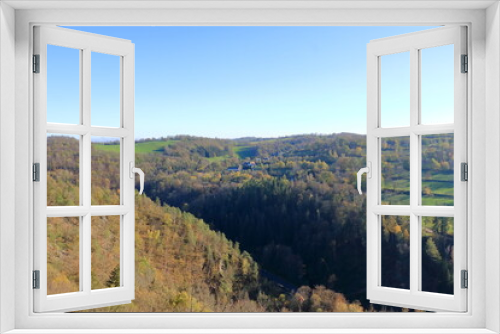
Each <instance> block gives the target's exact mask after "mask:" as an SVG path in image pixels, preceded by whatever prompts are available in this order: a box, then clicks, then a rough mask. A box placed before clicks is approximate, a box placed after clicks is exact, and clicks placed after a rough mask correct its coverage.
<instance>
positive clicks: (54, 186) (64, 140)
mask: <svg viewBox="0 0 500 334" xmlns="http://www.w3.org/2000/svg"><path fill="white" fill-rule="evenodd" d="M74 205H80V136H77V135H61V134H53V133H49V134H47V206H74Z"/></svg>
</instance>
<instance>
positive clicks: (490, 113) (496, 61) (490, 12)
mask: <svg viewBox="0 0 500 334" xmlns="http://www.w3.org/2000/svg"><path fill="white" fill-rule="evenodd" d="M499 9H500V7H499V4H498V3H496V4H494V5H492V6H490V7H489V8H488V9H487V11H486V68H487V69H488V71H487V72H486V120H487V122H486V138H488V142H487V143H486V145H485V146H486V147H485V150H486V171H485V172H486V175H487V177H488V182H487V183H486V194H487V195H486V217H488V219H489V220H490V224H487V226H488V229H487V231H486V254H497V257H496V261H495V263H494V265H488V266H486V305H488V307H487V308H486V328H488V329H491V330H493V331H495V332H496V333H498V332H500V323H499V317H498V314H500V305H499V303H498V301H499V300H500V280H499V278H500V256H498V255H499V254H500V247H499V244H498V237H499V234H500V227H499V225H500V205H499V204H500V173H499V172H498V168H499V166H500V165H499V164H500V149H499V148H500V130H499V129H500V115H499V113H500V110H499V109H500V58H499V57H500V17H499V16H500V12H499Z"/></svg>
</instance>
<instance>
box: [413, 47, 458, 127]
mask: <svg viewBox="0 0 500 334" xmlns="http://www.w3.org/2000/svg"><path fill="white" fill-rule="evenodd" d="M453 53H454V50H453V44H452V45H445V46H439V47H436V48H429V49H422V50H421V51H420V57H421V58H420V61H421V79H420V85H421V86H420V87H421V99H422V100H421V113H422V114H421V122H422V124H440V123H453V120H454V110H453V109H454V100H453V99H454V80H455V79H454V75H453V67H454V61H453Z"/></svg>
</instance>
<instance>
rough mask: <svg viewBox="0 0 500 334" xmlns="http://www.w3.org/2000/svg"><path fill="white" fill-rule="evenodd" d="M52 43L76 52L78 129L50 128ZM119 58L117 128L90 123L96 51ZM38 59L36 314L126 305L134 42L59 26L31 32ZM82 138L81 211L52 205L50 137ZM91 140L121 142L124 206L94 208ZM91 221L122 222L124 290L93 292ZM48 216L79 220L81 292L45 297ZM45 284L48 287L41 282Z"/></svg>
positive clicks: (130, 286) (131, 282)
mask: <svg viewBox="0 0 500 334" xmlns="http://www.w3.org/2000/svg"><path fill="white" fill-rule="evenodd" d="M47 45H57V46H59V47H65V48H73V50H78V53H79V58H80V94H81V96H80V117H79V123H78V124H60V123H49V122H47V89H48V87H47V74H48V73H47ZM93 52H99V53H102V54H108V55H114V56H115V57H117V59H119V64H120V65H119V66H120V67H119V71H120V73H119V85H120V87H119V91H120V101H119V113H120V115H119V119H120V124H119V126H118V127H104V126H95V125H92V121H91V117H92V112H91V103H90V102H91V76H92V64H91V63H92V53H93ZM34 53H35V54H38V55H39V57H40V58H39V59H40V63H39V73H37V74H36V75H34V76H33V83H34V100H33V103H34V111H35V112H34V117H33V123H34V126H33V130H34V147H33V152H34V162H36V163H39V166H40V167H39V174H40V175H39V180H40V181H39V182H36V183H35V184H33V201H34V212H33V217H34V218H33V222H34V224H33V231H34V247H33V249H34V252H33V253H34V257H33V264H34V267H33V268H34V269H35V270H39V275H40V284H39V289H34V298H35V300H34V310H35V312H54V311H75V310H83V309H89V308H95V307H102V306H111V305H119V304H128V303H130V302H131V300H132V299H134V296H135V254H134V250H135V246H134V245H135V243H134V238H135V205H134V204H135V194H134V185H135V182H134V180H133V179H132V178H131V177H130V173H132V174H133V172H132V170H131V169H132V168H133V167H134V162H135V140H134V66H135V62H134V44H133V43H131V42H130V41H129V40H124V39H120V38H112V37H108V36H101V35H97V34H91V33H87V32H81V31H76V30H71V29H65V28H60V27H55V28H54V27H46V26H36V27H34ZM48 133H52V134H56V135H61V134H65V135H76V136H79V138H80V139H79V174H80V182H79V184H80V186H79V195H80V203H79V205H76V206H49V207H48V206H47V139H46V138H47V134H48ZM92 136H98V137H109V138H119V141H120V159H119V161H120V168H119V169H120V190H121V191H120V203H119V204H118V205H92V204H91V189H90V188H91V184H92V182H91V174H92V166H91V165H92V164H91V158H92V153H91V140H92ZM93 216H119V217H120V233H119V242H120V256H119V258H120V286H118V287H113V288H107V289H97V290H92V286H91V285H92V284H91V273H92V264H91V257H92V250H91V240H92V236H91V230H92V228H91V221H92V217H93ZM48 217H76V218H78V220H79V244H80V247H79V254H78V258H79V262H80V267H79V277H80V279H79V285H80V287H79V291H77V292H71V293H60V294H52V295H48V294H47V286H48V285H47V284H46V283H47V224H46V223H45V222H46V221H47V218H48ZM41 282H43V283H41Z"/></svg>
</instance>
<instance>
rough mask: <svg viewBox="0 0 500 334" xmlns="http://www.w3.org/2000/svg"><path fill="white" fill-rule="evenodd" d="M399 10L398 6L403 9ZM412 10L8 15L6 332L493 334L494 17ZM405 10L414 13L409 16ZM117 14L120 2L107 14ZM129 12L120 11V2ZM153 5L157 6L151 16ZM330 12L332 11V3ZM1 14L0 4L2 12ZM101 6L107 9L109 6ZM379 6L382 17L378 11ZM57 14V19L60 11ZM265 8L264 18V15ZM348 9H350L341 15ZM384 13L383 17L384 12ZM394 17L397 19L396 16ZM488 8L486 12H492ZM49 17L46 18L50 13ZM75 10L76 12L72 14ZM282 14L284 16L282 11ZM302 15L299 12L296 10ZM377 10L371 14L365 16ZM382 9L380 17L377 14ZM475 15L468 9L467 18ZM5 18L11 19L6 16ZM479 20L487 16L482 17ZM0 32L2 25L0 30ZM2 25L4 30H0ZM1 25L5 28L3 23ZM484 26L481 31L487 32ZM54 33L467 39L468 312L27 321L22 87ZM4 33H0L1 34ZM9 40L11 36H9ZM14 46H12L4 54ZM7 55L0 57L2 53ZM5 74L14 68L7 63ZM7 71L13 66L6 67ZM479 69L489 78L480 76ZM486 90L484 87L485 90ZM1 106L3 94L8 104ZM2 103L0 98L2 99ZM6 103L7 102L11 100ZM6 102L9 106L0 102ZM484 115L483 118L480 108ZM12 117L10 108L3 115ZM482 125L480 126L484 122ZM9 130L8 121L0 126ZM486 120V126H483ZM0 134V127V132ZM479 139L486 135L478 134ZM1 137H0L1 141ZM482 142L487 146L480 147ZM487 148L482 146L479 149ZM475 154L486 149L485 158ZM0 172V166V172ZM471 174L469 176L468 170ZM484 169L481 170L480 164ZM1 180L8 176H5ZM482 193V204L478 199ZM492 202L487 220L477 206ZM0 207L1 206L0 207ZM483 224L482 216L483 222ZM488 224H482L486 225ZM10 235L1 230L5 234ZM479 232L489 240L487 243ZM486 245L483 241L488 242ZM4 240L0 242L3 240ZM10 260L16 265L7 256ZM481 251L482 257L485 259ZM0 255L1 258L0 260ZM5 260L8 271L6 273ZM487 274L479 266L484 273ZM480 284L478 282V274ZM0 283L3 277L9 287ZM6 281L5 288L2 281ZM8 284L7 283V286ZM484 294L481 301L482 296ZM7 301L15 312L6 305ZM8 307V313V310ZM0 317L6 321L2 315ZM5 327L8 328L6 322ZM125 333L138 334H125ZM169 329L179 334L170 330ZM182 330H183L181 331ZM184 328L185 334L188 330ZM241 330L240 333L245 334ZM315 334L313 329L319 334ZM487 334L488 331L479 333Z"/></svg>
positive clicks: (26, 111) (28, 128) (94, 8)
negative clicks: (114, 30) (369, 30)
mask: <svg viewBox="0 0 500 334" xmlns="http://www.w3.org/2000/svg"><path fill="white" fill-rule="evenodd" d="M405 2H406V1H405ZM409 2H411V3H410V4H406V6H405V4H404V3H403V2H398V4H392V3H391V4H389V5H388V3H387V2H383V3H384V4H383V5H380V4H381V3H382V2H377V1H373V2H370V4H366V3H364V4H363V3H358V2H351V4H349V5H345V6H344V7H343V8H321V9H317V7H314V6H313V2H311V3H308V4H305V5H304V7H303V8H300V9H298V8H295V9H294V8H292V6H291V5H290V4H285V2H281V3H280V4H282V6H280V7H279V8H281V9H277V8H276V7H273V6H274V5H276V2H273V5H271V3H267V2H266V3H264V2H260V1H259V2H258V3H257V2H256V3H254V4H253V6H252V5H250V6H246V7H245V8H244V9H241V8H240V9H238V8H239V7H238V8H233V9H228V8H221V7H220V6H221V4H220V2H218V3H217V4H215V2H210V3H214V4H215V5H214V6H213V7H214V8H212V9H203V8H204V7H203V6H202V5H201V4H198V5H196V4H194V5H193V8H192V9H188V8H183V9H175V8H170V9H159V8H157V7H155V8H154V9H147V8H148V7H147V5H146V3H149V6H151V2H144V3H145V4H144V6H142V5H141V3H142V2H141V3H136V4H135V5H136V6H139V7H141V8H142V10H137V9H124V7H122V8H121V9H116V7H113V8H114V9H113V10H105V9H102V8H101V3H99V4H97V3H96V2H92V3H90V2H88V3H87V4H86V5H87V7H86V8H87V9H81V8H82V7H80V4H81V3H78V4H77V3H74V5H73V4H71V3H69V2H64V3H63V2H58V3H57V4H55V3H53V2H50V3H49V2H43V1H38V2H37V3H36V4H35V3H31V4H28V3H26V6H25V7H23V8H44V9H43V10H39V9H28V10H17V11H16V13H15V16H16V17H15V24H14V23H12V21H10V23H9V28H10V31H11V32H13V31H14V30H15V43H14V42H12V45H14V44H15V51H16V52H15V57H16V62H15V66H16V72H15V75H13V74H12V75H9V76H7V73H8V72H7V71H4V72H2V75H3V77H2V80H4V81H6V82H9V80H10V82H13V81H14V79H15V81H16V89H15V93H16V95H15V101H11V102H9V103H10V104H9V105H12V106H14V102H15V110H16V118H15V122H14V119H10V124H12V126H14V125H15V128H16V133H15V138H16V145H15V150H16V156H15V159H16V162H15V167H16V189H17V190H16V203H15V207H16V209H15V214H16V226H15V235H14V233H9V235H10V236H11V238H14V237H15V241H16V245H15V248H14V246H13V243H12V244H6V243H4V244H3V246H4V247H8V248H7V249H8V252H9V255H7V256H6V257H5V255H3V256H4V257H3V258H2V259H3V261H4V262H3V264H2V265H3V266H4V267H5V266H6V267H7V268H11V269H12V270H11V271H4V272H3V273H4V274H5V275H7V274H8V273H12V276H14V272H15V278H16V279H15V281H14V280H11V282H12V283H14V282H15V286H16V289H15V324H13V325H11V326H10V327H6V328H16V331H15V333H17V334H20V333H39V332H44V333H46V332H47V331H50V332H54V333H57V332H61V333H62V332H64V333H77V332H80V331H81V329H85V331H86V332H89V333H108V332H112V331H115V332H116V331H119V332H124V331H127V333H153V332H154V333H159V332H161V333H179V332H183V333H187V332H190V333H191V332H193V333H202V332H210V333H237V332H240V333H248V332H249V330H248V328H252V330H251V332H255V333H283V332H287V333H311V332H314V333H320V332H321V333H326V332H328V333H347V332H349V333H365V334H366V333H492V332H491V331H490V330H488V329H491V330H495V331H496V330H497V329H499V328H500V326H499V316H498V314H499V312H498V310H499V307H498V306H499V298H498V289H499V286H498V277H499V276H498V269H499V268H500V266H499V264H498V254H499V253H498V241H499V238H498V235H497V234H498V228H497V226H496V224H495V223H494V222H496V221H498V219H496V218H497V217H498V212H497V211H498V207H495V205H497V203H498V198H499V196H498V195H499V193H498V189H500V187H498V185H499V184H500V183H499V179H500V177H497V176H496V175H497V174H495V173H492V174H491V175H492V177H493V180H491V179H490V182H489V183H488V184H486V183H485V176H484V165H485V161H489V162H490V163H491V169H492V172H494V170H496V166H498V159H499V154H498V153H496V151H495V150H498V144H499V143H500V139H499V138H498V115H497V114H498V113H497V110H498V105H499V103H498V101H497V97H498V89H499V88H500V83H499V80H498V78H499V77H498V74H500V71H499V70H498V68H497V67H498V62H499V58H498V53H497V51H495V50H497V49H498V48H499V42H498V41H499V40H500V39H499V38H498V36H499V33H498V31H499V22H500V20H499V18H498V15H499V11H498V8H497V7H495V8H490V9H488V10H485V9H481V8H484V7H481V6H477V5H476V3H473V2H472V1H470V2H467V6H469V7H467V9H463V7H460V8H462V9H460V8H458V7H459V5H461V4H462V3H465V2H446V3H442V2H441V3H440V5H441V6H442V7H441V8H443V9H436V7H435V3H436V2H437V1H436V2H433V3H432V4H431V3H430V2H425V3H422V2H418V1H415V2H412V1H409ZM413 3H415V4H416V5H417V7H415V6H413ZM121 4H123V6H125V3H124V2H121V3H120V4H117V3H116V2H114V3H113V5H115V6H118V7H120V6H121ZM127 4H129V2H127ZM158 4H159V3H158V2H156V3H155V6H157V5H158ZM331 4H334V3H333V2H332V3H331ZM4 5H5V3H4ZM108 5H109V2H108ZM383 6H385V7H383ZM61 7H64V8H65V9H62V8H61ZM270 7H272V8H270ZM346 7H347V8H351V7H356V9H345V8H346ZM388 7H389V8H392V9H387V8H388ZM395 7H398V9H395ZM492 7H493V6H492ZM50 8H52V9H50ZM75 8H78V9H75ZM283 8H284V9H283ZM304 8H307V10H304ZM374 8H378V9H374ZM384 8H385V9H384ZM474 8H475V9H474ZM12 12H14V11H13V10H12ZM487 14H488V15H487ZM0 22H1V21H0ZM3 22H4V23H5V22H6V21H3ZM7 22H9V21H7ZM485 22H486V23H487V25H488V27H489V28H488V29H486V26H485ZM40 23H43V24H55V23H57V24H60V25H77V26H81V25H117V26H120V25H122V26H130V25H180V26H182V25H207V26H210V25H214V26H228V25H244V26H249V25H251V26H262V25H266V26H267V25H274V26H283V25H285V26H288V25H340V26H345V25H374V26H377V25H378V26H383V25H401V24H404V25H441V24H466V25H468V26H469V27H472V29H469V36H470V37H471V43H470V44H469V55H473V57H472V58H471V63H470V66H472V67H473V68H474V75H473V76H469V83H470V85H469V88H470V89H469V92H468V96H469V99H468V103H469V106H470V107H471V113H469V121H471V120H473V122H469V123H468V124H469V125H468V126H469V130H470V133H471V137H470V139H471V141H470V142H469V147H470V148H471V151H470V152H471V154H472V157H471V160H470V165H471V166H470V173H471V178H473V181H471V182H470V184H469V192H470V195H471V197H470V198H471V201H470V204H469V205H470V208H471V210H469V215H470V216H471V217H472V222H473V225H474V228H473V229H471V226H470V225H469V232H470V231H473V233H472V234H470V235H471V238H472V243H471V244H472V245H473V247H471V245H469V251H470V254H471V257H470V258H469V259H468V262H469V269H470V272H469V275H470V276H469V278H470V281H469V289H468V293H469V305H470V308H469V309H468V311H467V312H466V313H453V314H449V313H436V314H408V313H400V314H387V313H386V314H346V313H341V314H305V313H303V314H203V315H190V314H91V315H88V314H34V313H32V311H31V310H32V290H31V280H30V277H31V273H30V270H31V268H32V263H31V259H30V256H31V254H32V251H33V250H32V248H31V246H30V245H31V243H32V240H31V237H30V236H31V233H30V230H31V221H32V212H30V209H29V208H30V207H31V199H30V197H29V196H30V194H31V188H32V182H31V180H30V177H31V162H32V160H31V152H32V147H31V143H32V135H31V133H32V120H31V115H32V100H31V94H32V91H31V88H30V87H31V80H32V79H31V78H32V75H31V73H30V69H31V67H30V64H31V58H30V55H31V53H32V50H31V38H32V35H31V31H32V30H31V27H32V26H33V25H34V24H40ZM7 32H9V30H6V29H4V30H3V33H7ZM12 39H14V36H12ZM1 43H3V44H2V47H4V46H7V47H10V44H9V43H7V40H6V39H3V40H2V41H1ZM13 47H14V46H12V48H13ZM2 50H3V52H7V51H8V50H9V49H8V48H3V49H2ZM0 61H2V62H4V64H10V63H9V62H7V60H6V58H2V59H0ZM12 64H13V62H12ZM12 66H14V65H12ZM485 69H487V70H488V71H485ZM486 83H488V86H486ZM0 89H2V92H3V93H4V94H5V93H6V92H11V91H12V93H13V91H14V89H13V87H12V86H9V85H4V86H2V87H0ZM7 98H8V94H7ZM2 99H4V95H3V96H2ZM12 100H13V99H12ZM6 102H8V101H6ZM487 106H489V108H486V107H487ZM12 108H14V107H12ZM10 110H12V109H2V113H3V114H5V113H10V112H11V111H10ZM486 116H488V120H489V121H488V122H486ZM5 119H6V120H9V118H8V117H7V118H5ZM491 120H494V122H491ZM4 124H5V123H4ZM486 130H488V132H487V131H486ZM3 135H4V134H2V136H3ZM486 138H487V139H488V140H486ZM9 145H10V144H7V145H5V144H4V146H3V150H2V154H6V155H7V154H11V155H12V157H14V155H13V151H14V148H12V151H11V152H9V151H8V149H9ZM485 145H486V146H485ZM484 147H488V148H489V152H490V153H489V154H488V155H486V154H485V152H484ZM2 164H4V162H2ZM472 166H476V167H474V168H472ZM488 166H489V164H488ZM9 175H10V174H9ZM485 189H486V190H488V195H489V196H488V197H486V196H485V193H486V190H485ZM485 201H486V202H491V204H492V205H491V206H489V209H488V210H485V205H484V203H485ZM2 203H4V202H2ZM486 215H487V216H486ZM487 217H488V219H485V218H487ZM9 226H10V225H8V224H7V225H4V228H6V229H7V230H8V227H9ZM487 232H488V233H487ZM485 235H486V236H487V237H488V240H490V242H485V241H487V240H486V238H485ZM4 236H5V235H4ZM14 250H15V263H16V265H15V266H14V257H12V253H14ZM486 250H488V252H486ZM3 254H5V253H3ZM9 257H12V258H13V260H12V262H10V263H9V261H8V260H9ZM486 264H487V265H488V266H487V268H486ZM486 271H487V272H488V275H485V272H486ZM8 278H9V277H8ZM9 280H10V278H9ZM7 282H9V281H7ZM11 287H12V285H11V284H9V285H8V288H7V289H5V288H4V289H3V290H2V293H3V296H6V297H7V296H9V295H10V294H9V289H11ZM486 289H487V290H488V294H486V293H485V290H486ZM8 301H11V302H12V304H13V303H14V298H9V299H8ZM9 306H11V305H9ZM3 310H4V311H2V312H9V311H10V310H12V308H11V307H8V308H3ZM3 314H6V316H8V315H9V314H14V312H12V313H3ZM11 323H14V321H12V322H11ZM131 328H140V329H136V330H132V329H131ZM175 328H177V329H178V330H176V329H175ZM181 328H182V329H181ZM189 328H190V329H191V330H189ZM245 328H247V329H246V330H245ZM318 328H320V329H318ZM487 328H488V329H487Z"/></svg>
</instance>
